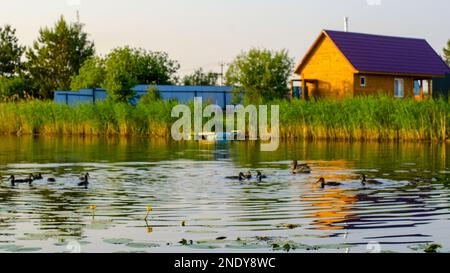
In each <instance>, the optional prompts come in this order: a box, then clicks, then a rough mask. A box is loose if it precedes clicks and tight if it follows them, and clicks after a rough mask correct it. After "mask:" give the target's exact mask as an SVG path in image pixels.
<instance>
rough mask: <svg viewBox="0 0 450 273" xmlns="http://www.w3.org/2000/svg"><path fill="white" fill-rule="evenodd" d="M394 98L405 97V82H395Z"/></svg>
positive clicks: (401, 80)
mask: <svg viewBox="0 0 450 273" xmlns="http://www.w3.org/2000/svg"><path fill="white" fill-rule="evenodd" d="M394 97H396V98H404V97H405V82H404V80H403V79H395V80H394Z"/></svg>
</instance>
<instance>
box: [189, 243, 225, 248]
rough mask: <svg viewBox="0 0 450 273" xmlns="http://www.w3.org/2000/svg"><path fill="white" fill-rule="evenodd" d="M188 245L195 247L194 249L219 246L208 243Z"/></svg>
mask: <svg viewBox="0 0 450 273" xmlns="http://www.w3.org/2000/svg"><path fill="white" fill-rule="evenodd" d="M188 247H190V248H195V249H217V248H221V247H220V246H216V245H209V244H195V245H188Z"/></svg>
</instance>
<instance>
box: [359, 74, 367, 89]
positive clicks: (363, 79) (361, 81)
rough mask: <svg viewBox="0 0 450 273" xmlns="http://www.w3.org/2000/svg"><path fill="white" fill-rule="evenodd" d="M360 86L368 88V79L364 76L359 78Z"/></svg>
mask: <svg viewBox="0 0 450 273" xmlns="http://www.w3.org/2000/svg"><path fill="white" fill-rule="evenodd" d="M359 84H360V85H361V87H366V84H367V79H366V77H364V76H361V77H359Z"/></svg>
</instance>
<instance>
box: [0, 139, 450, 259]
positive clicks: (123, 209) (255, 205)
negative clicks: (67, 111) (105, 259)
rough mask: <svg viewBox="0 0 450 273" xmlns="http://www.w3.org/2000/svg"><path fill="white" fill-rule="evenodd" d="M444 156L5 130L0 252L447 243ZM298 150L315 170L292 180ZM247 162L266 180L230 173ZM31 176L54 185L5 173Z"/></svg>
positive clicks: (443, 151) (359, 248)
mask: <svg viewBox="0 0 450 273" xmlns="http://www.w3.org/2000/svg"><path fill="white" fill-rule="evenodd" d="M449 158H450V145H449V144H432V143H404V144H398V143H383V144H380V143H353V144H350V143H329V142H328V143H327V142H314V143H310V142H303V141H299V142H290V143H283V144H281V146H280V149H279V150H278V151H277V152H271V153H266V152H260V149H259V146H258V144H255V143H251V142H239V143H229V144H224V145H215V144H208V143H195V142H192V143H173V142H169V141H149V140H147V139H125V138H120V139H103V138H33V137H21V138H18V137H0V164H1V165H0V168H1V169H0V173H1V175H2V183H0V252H77V251H82V252H205V251H208V252H274V251H275V252H284V251H287V250H289V251H291V252H339V253H346V252H350V253H355V252H358V253H359V252H367V251H369V250H375V251H383V252H389V251H395V252H423V247H424V245H425V244H427V243H431V242H434V243H438V244H441V245H442V246H443V248H442V249H441V250H440V251H442V252H449V251H450V232H449V231H450V187H449V185H450V179H449V177H450V175H449V174H450V164H449ZM293 159H298V160H299V161H305V162H308V163H309V164H310V165H311V167H312V169H313V172H312V173H311V174H310V175H296V176H294V175H291V173H290V171H289V164H290V162H291V161H292V160H293ZM247 170H262V171H263V173H264V174H266V175H267V176H268V178H267V179H265V180H264V181H263V182H262V183H256V182H255V181H251V182H247V181H245V182H239V181H232V180H227V179H225V177H226V176H230V175H237V174H238V173H239V172H240V171H247ZM38 172H41V173H43V175H44V177H55V178H56V182H53V183H49V182H47V181H46V180H42V181H36V182H35V183H34V184H33V185H32V186H29V185H24V184H22V185H18V186H15V187H12V186H11V184H10V182H8V181H7V178H8V177H9V176H10V175H11V174H15V175H16V177H26V176H27V175H28V174H29V173H38ZM86 172H88V173H89V174H90V176H91V179H90V182H91V184H90V186H89V188H88V189H84V188H79V187H78V186H77V183H78V177H79V176H80V175H81V174H82V173H86ZM361 173H365V174H367V176H368V177H370V178H376V179H378V180H380V181H382V182H383V184H382V185H379V186H366V187H364V186H362V185H361V183H360V180H359V174H361ZM320 177H324V178H326V179H327V180H332V181H340V182H342V183H343V185H342V186H340V187H334V188H333V187H329V188H325V189H322V188H320V187H318V186H317V184H316V183H314V182H315V181H317V179H318V178H320ZM93 205H95V206H96V209H91V208H90V206H93ZM148 206H151V207H152V209H153V211H151V212H150V214H149V216H148V219H147V222H146V221H144V217H145V215H146V213H147V207H148ZM289 248H291V249H289Z"/></svg>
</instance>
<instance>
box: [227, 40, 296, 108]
mask: <svg viewBox="0 0 450 273" xmlns="http://www.w3.org/2000/svg"><path fill="white" fill-rule="evenodd" d="M292 66H293V60H292V59H291V58H290V57H289V55H288V52H287V51H286V50H281V51H278V52H276V51H271V50H267V49H251V50H250V51H248V52H244V53H242V54H240V55H238V56H237V57H236V58H235V60H234V61H233V63H232V64H231V66H230V68H229V69H228V71H227V73H226V81H227V84H228V85H233V86H236V87H237V90H238V89H241V90H242V89H243V90H245V100H246V101H247V102H248V103H259V102H261V100H273V99H278V98H284V97H285V96H286V94H287V92H288V91H289V89H288V80H289V75H290V73H291V70H292Z"/></svg>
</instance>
